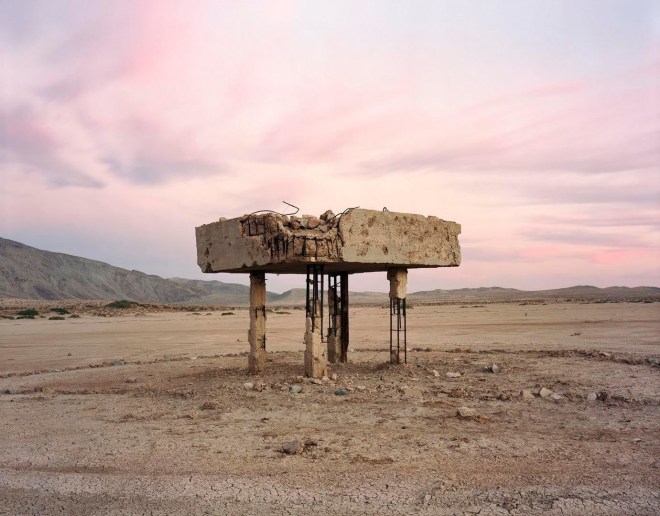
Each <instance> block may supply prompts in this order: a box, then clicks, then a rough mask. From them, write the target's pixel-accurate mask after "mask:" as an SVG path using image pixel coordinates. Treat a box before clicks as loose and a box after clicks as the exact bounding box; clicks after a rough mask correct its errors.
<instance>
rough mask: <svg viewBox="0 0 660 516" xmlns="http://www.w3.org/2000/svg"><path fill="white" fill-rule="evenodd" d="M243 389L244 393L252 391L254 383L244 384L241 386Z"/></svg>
mask: <svg viewBox="0 0 660 516" xmlns="http://www.w3.org/2000/svg"><path fill="white" fill-rule="evenodd" d="M243 389H245V390H246V391H251V390H252V389H254V383H252V382H245V383H244V384H243Z"/></svg>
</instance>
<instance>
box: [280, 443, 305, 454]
mask: <svg viewBox="0 0 660 516" xmlns="http://www.w3.org/2000/svg"><path fill="white" fill-rule="evenodd" d="M302 450H303V447H302V444H300V441H299V440H298V439H296V440H295V441H291V442H290V443H286V444H284V445H282V447H281V448H280V449H279V452H280V453H284V454H286V455H296V454H297V453H301V452H302Z"/></svg>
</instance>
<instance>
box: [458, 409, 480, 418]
mask: <svg viewBox="0 0 660 516" xmlns="http://www.w3.org/2000/svg"><path fill="white" fill-rule="evenodd" d="M456 415H457V416H458V417H460V418H463V419H470V418H475V417H477V416H478V415H479V414H478V413H477V411H476V409H473V408H470V407H458V409H457V410H456Z"/></svg>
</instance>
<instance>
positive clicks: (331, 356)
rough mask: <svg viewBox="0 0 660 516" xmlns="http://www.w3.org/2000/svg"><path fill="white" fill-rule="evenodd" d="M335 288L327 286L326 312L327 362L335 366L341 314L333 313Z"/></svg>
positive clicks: (337, 356)
mask: <svg viewBox="0 0 660 516" xmlns="http://www.w3.org/2000/svg"><path fill="white" fill-rule="evenodd" d="M337 295H338V292H337V286H336V284H335V285H329V286H328V311H329V312H330V317H329V320H330V328H332V329H333V331H328V362H330V363H331V364H336V363H337V362H339V361H340V359H341V331H342V328H341V312H340V313H335V305H336V299H337Z"/></svg>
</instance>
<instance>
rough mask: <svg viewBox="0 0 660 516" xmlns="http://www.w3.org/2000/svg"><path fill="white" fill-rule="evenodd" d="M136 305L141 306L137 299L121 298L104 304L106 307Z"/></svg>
mask: <svg viewBox="0 0 660 516" xmlns="http://www.w3.org/2000/svg"><path fill="white" fill-rule="evenodd" d="M136 306H141V305H140V303H138V302H137V301H129V300H128V299H121V300H119V301H113V302H112V303H108V304H107V305H105V307H106V308H133V307H136Z"/></svg>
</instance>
